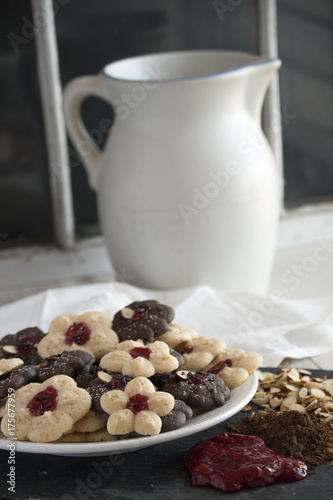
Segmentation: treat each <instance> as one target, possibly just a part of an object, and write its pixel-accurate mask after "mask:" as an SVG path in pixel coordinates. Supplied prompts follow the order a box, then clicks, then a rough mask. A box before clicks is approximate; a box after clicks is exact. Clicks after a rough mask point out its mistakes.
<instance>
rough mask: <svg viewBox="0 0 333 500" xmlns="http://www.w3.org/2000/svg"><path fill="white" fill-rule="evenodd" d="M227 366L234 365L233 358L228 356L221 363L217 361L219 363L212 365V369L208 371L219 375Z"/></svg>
mask: <svg viewBox="0 0 333 500" xmlns="http://www.w3.org/2000/svg"><path fill="white" fill-rule="evenodd" d="M226 366H232V359H229V358H228V359H225V360H224V361H220V362H219V363H217V365H215V366H212V367H211V368H210V370H208V373H214V375H217V374H218V373H219V372H220V371H221V370H223V368H225V367H226Z"/></svg>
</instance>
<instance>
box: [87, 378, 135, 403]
mask: <svg viewBox="0 0 333 500" xmlns="http://www.w3.org/2000/svg"><path fill="white" fill-rule="evenodd" d="M99 371H100V372H101V370H100V369H99ZM103 375H104V372H103ZM105 375H106V377H105V379H106V380H107V378H109V377H110V380H109V381H107V382H105V381H103V380H101V379H102V378H103V376H102V375H100V377H101V378H96V379H95V380H93V381H92V382H90V383H89V384H88V385H87V387H86V390H87V391H88V392H89V394H90V396H91V407H92V408H93V409H95V410H96V411H97V412H98V413H104V410H103V409H102V407H101V404H100V399H101V397H102V396H103V394H104V393H105V392H107V391H113V390H114V389H118V390H121V391H122V390H123V389H124V388H125V386H126V384H127V383H128V382H129V381H130V380H132V378H131V377H128V376H127V375H122V374H121V373H114V374H113V375H109V377H107V375H108V374H105Z"/></svg>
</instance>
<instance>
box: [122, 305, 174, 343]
mask: <svg viewBox="0 0 333 500" xmlns="http://www.w3.org/2000/svg"><path fill="white" fill-rule="evenodd" d="M174 317H175V312H174V310H173V309H172V308H171V307H169V306H166V305H164V304H160V303H159V302H158V301H157V300H144V301H141V302H132V304H129V305H128V306H126V307H124V308H123V309H121V310H120V311H118V312H117V313H116V314H115V316H114V318H113V329H114V330H115V331H116V332H117V334H118V336H119V341H120V342H123V341H124V340H138V339H141V340H142V341H143V342H153V340H154V338H155V337H157V336H158V335H161V334H162V333H164V332H166V330H167V329H168V326H169V323H171V321H172V320H173V318H174Z"/></svg>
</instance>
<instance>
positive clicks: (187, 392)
mask: <svg viewBox="0 0 333 500" xmlns="http://www.w3.org/2000/svg"><path fill="white" fill-rule="evenodd" d="M162 387H163V391H165V392H169V393H170V394H172V395H173V396H174V398H175V399H180V400H182V401H184V403H186V404H187V405H188V406H190V408H192V409H194V408H195V409H198V410H201V411H209V410H212V409H213V408H217V407H219V406H223V405H224V403H225V402H226V400H227V399H228V398H229V396H230V391H229V389H228V387H227V386H226V385H225V383H224V382H223V380H222V379H221V378H220V377H218V376H217V375H213V374H211V373H202V372H199V371H197V372H190V371H187V370H179V371H177V372H176V373H174V374H173V375H171V376H170V377H169V378H168V379H166V380H165V381H164V383H163V386H162Z"/></svg>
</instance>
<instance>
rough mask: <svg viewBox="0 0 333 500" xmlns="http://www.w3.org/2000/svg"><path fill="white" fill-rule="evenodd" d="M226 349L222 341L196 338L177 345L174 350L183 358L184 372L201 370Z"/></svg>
mask: <svg viewBox="0 0 333 500" xmlns="http://www.w3.org/2000/svg"><path fill="white" fill-rule="evenodd" d="M225 347H226V343H225V342H224V340H220V339H210V338H207V337H197V338H194V339H191V340H187V341H185V342H181V343H180V344H178V345H177V346H176V347H175V349H176V350H177V351H178V352H180V354H181V355H182V356H183V358H184V365H183V369H184V370H194V371H195V370H201V369H202V368H203V367H204V366H207V365H208V364H209V363H210V362H211V361H212V360H213V359H214V358H215V356H217V355H218V354H219V353H220V352H221V351H223V350H224V349H225Z"/></svg>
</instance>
